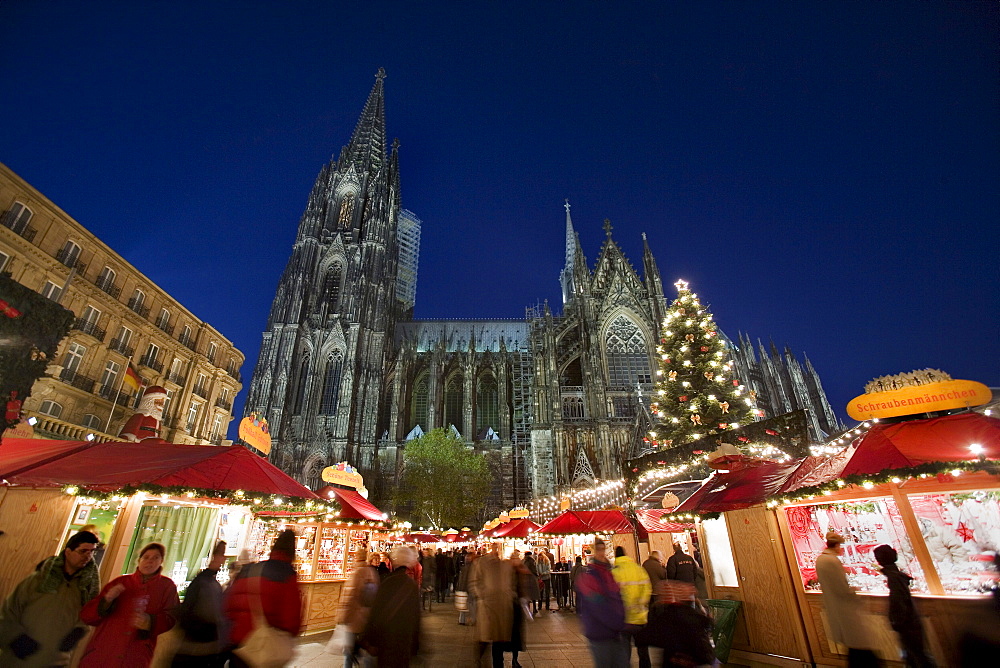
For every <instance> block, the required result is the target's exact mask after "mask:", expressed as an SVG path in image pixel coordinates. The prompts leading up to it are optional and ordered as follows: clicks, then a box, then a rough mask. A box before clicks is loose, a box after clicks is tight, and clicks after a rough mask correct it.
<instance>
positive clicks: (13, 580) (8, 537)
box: [0, 487, 76, 600]
mask: <svg viewBox="0 0 1000 668" xmlns="http://www.w3.org/2000/svg"><path fill="white" fill-rule="evenodd" d="M2 489H3V491H2V492H0V493H2V494H3V496H0V531H3V532H4V533H3V535H2V536H0V554H2V555H3V556H2V558H0V600H3V599H5V598H6V597H7V595H8V594H9V593H10V592H11V591H12V590H13V589H14V587H15V586H16V585H17V583H18V582H20V581H21V580H23V579H24V578H25V577H27V576H28V575H29V574H30V573H31V572H32V571H33V570H35V566H36V565H38V562H39V561H41V560H42V559H44V558H46V557H51V556H52V555H54V554H56V553H57V552H59V549H60V548H61V547H62V545H60V544H59V543H60V541H61V540H62V536H63V532H65V531H66V527H67V526H68V525H69V521H70V513H72V512H73V506H74V504H75V502H76V497H74V496H70V495H68V494H64V493H63V491H62V490H61V489H34V488H6V487H5V488H2Z"/></svg>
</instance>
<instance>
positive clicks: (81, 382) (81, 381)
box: [59, 369, 97, 392]
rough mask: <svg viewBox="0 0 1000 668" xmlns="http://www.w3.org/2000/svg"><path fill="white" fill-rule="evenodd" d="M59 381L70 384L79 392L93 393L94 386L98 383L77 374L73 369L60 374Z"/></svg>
mask: <svg viewBox="0 0 1000 668" xmlns="http://www.w3.org/2000/svg"><path fill="white" fill-rule="evenodd" d="M59 380H61V381H63V382H64V383H69V384H70V385H72V386H73V387H75V388H77V389H78V390H83V391H84V392H93V391H94V385H95V384H96V383H97V381H96V380H94V379H93V378H88V377H87V376H84V375H83V374H82V373H77V372H76V371H73V370H72V369H63V370H62V373H60V374H59Z"/></svg>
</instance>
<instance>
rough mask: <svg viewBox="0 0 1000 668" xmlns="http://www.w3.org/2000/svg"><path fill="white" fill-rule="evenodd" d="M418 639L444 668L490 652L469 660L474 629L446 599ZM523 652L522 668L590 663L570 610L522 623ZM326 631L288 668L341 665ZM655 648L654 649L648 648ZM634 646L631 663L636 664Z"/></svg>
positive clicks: (467, 665)
mask: <svg viewBox="0 0 1000 668" xmlns="http://www.w3.org/2000/svg"><path fill="white" fill-rule="evenodd" d="M421 627H422V631H423V638H422V641H423V643H424V645H425V646H426V647H427V650H428V652H427V654H426V656H424V657H423V659H424V662H423V664H419V663H416V664H414V665H415V667H418V666H428V667H429V666H435V667H437V666H441V667H445V668H488V667H489V666H490V665H491V664H490V657H489V650H487V652H486V656H484V657H483V660H482V662H481V663H480V664H478V665H477V664H476V662H475V661H474V659H473V649H472V648H473V646H474V645H475V642H474V640H473V638H474V635H473V630H474V629H473V627H471V626H463V625H461V624H459V623H458V612H457V611H456V610H455V606H454V604H453V603H452V602H451V600H450V599H449V602H448V603H443V604H442V603H435V604H434V606H433V610H432V611H431V612H426V611H425V612H424V613H423V618H422V619H421ZM525 632H526V637H527V640H526V642H525V646H526V647H527V649H526V651H524V652H521V653H520V654H518V662H519V663H520V664H521V665H522V666H523V667H524V668H588V667H590V666H593V662H592V661H591V660H590V652H589V650H588V649H587V639H586V638H584V637H583V632H582V628H581V625H580V620H579V618H578V617H577V616H576V614H574V613H573V612H569V611H558V612H542V613H540V614H538V615H537V616H536V617H535V619H534V620H533V621H529V622H528V623H527V625H526V630H525ZM330 635H331V634H330V632H326V633H321V634H315V635H309V636H305V637H303V638H301V639H300V641H299V651H298V655H297V656H296V659H295V661H294V662H293V663H292V664H291V665H292V666H296V667H302V668H329V667H332V666H335V667H336V668H340V667H341V666H343V665H344V659H343V657H341V656H333V655H331V654H327V653H326V652H325V651H324V647H325V646H326V642H327V641H328V640H329V639H330ZM656 651H657V650H655V649H653V650H652V652H656ZM504 659H505V661H504V665H505V666H507V667H508V668H509V667H510V665H511V656H510V654H506V655H504ZM652 659H653V665H654V666H659V665H660V657H659V656H656V654H653V656H652ZM638 665H639V663H638V660H637V659H636V656H635V650H633V651H632V666H638Z"/></svg>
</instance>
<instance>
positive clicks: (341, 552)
mask: <svg viewBox="0 0 1000 668" xmlns="http://www.w3.org/2000/svg"><path fill="white" fill-rule="evenodd" d="M346 536H347V531H346V530H345V529H338V528H336V527H333V526H328V525H323V527H322V528H321V529H320V536H319V554H318V556H317V561H316V579H317V580H330V579H340V578H343V577H345V576H344V574H345V573H346V568H345V566H346V562H345V558H346V556H347V555H346V554H345V552H346V550H345V547H346V542H347V541H346Z"/></svg>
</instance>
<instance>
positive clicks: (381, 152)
mask: <svg viewBox="0 0 1000 668" xmlns="http://www.w3.org/2000/svg"><path fill="white" fill-rule="evenodd" d="M384 79H385V72H384V70H381V69H380V70H379V71H378V74H377V75H376V77H375V85H374V87H373V88H372V90H371V93H370V94H369V96H368V100H367V102H366V103H365V107H364V110H363V111H362V112H361V117H360V119H359V120H358V124H357V126H356V127H355V129H354V133H353V135H352V136H351V140H350V143H348V145H347V146H345V147H344V148H343V149H342V150H341V152H340V156H339V157H338V158H337V159H336V160H331V161H330V162H329V163H328V164H326V165H324V166H323V168H322V169H321V170H320V173H319V176H318V177H317V178H316V183H315V185H314V186H313V188H312V191H311V192H310V194H309V199H308V202H307V204H306V208H305V212H304V213H303V214H302V218H301V220H300V222H299V228H298V234H297V236H296V238H295V243H294V245H293V247H292V252H291V256H290V257H289V259H288V264H287V266H286V267H285V270H284V273H283V274H282V276H281V279H280V281H279V283H278V289H277V292H276V293H275V296H274V302H273V303H272V305H271V313H270V316H269V317H268V322H267V330H266V331H265V332H264V335H263V342H262V344H261V350H260V357H259V358H258V360H257V366H256V368H255V369H254V374H253V380H252V382H251V384H250V394H249V397H248V399H247V404H246V413H249V412H250V411H256V412H258V413H259V414H261V415H263V416H265V417H266V418H267V420H268V422H269V424H270V430H271V437H272V450H271V455H270V457H271V460H272V461H273V462H274V463H275V464H276V465H277V466H279V467H281V468H282V469H284V470H285V471H286V472H288V473H289V474H290V475H292V476H294V477H296V478H297V479H299V480H300V481H302V482H303V483H305V484H306V485H308V486H310V487H314V488H315V487H317V486H318V485H319V484H320V477H319V476H320V472H321V471H322V470H323V468H324V467H326V466H329V465H331V464H333V463H336V462H339V461H345V460H346V461H348V462H350V463H351V464H353V465H355V466H358V467H359V468H360V469H361V470H362V471H363V472H365V473H368V472H370V471H372V469H373V468H375V467H377V457H376V452H377V447H378V440H379V436H380V434H382V433H383V432H384V430H385V428H386V426H385V424H382V423H381V422H385V421H386V420H385V418H384V417H383V411H380V410H379V408H378V407H379V406H380V405H381V400H382V393H383V386H384V384H385V370H386V368H388V366H389V360H390V359H391V358H392V356H393V351H392V342H393V331H394V328H395V323H396V322H397V320H399V319H400V318H402V317H404V316H405V315H406V314H409V313H412V308H413V303H412V293H411V294H409V295H406V296H405V297H403V298H402V299H398V298H397V295H396V287H397V277H398V272H399V256H398V255H399V244H398V243H397V232H398V225H399V215H400V195H399V163H398V143H394V144H393V146H392V150H391V153H388V152H387V147H386V133H385V99H384V89H383V85H384ZM411 264H412V265H413V267H414V272H415V258H413V259H411ZM412 280H414V281H415V275H414V276H413V277H412Z"/></svg>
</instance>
